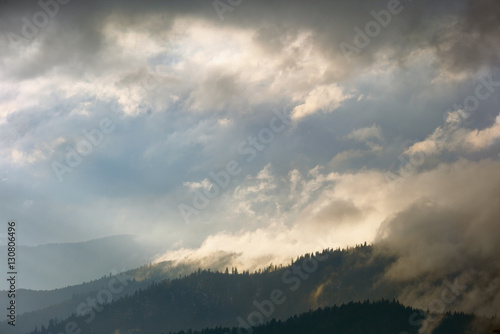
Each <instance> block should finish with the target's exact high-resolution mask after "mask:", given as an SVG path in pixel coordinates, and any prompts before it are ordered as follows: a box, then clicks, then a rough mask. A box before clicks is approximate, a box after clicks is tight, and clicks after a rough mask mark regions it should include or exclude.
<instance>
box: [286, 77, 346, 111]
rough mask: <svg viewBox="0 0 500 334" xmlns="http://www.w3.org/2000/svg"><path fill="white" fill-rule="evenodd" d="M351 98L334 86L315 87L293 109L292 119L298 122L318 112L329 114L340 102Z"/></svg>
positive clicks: (340, 88)
mask: <svg viewBox="0 0 500 334" xmlns="http://www.w3.org/2000/svg"><path fill="white" fill-rule="evenodd" d="M353 96H354V95H353V94H351V93H346V92H345V90H344V89H342V87H339V86H338V85H336V84H333V85H328V86H320V87H316V88H314V89H313V90H312V91H310V92H309V93H308V94H307V96H306V98H305V100H304V102H303V103H302V104H299V105H298V106H296V107H295V108H294V109H293V111H292V119H295V120H299V119H301V118H303V117H306V116H308V115H311V114H314V113H316V112H318V111H322V112H324V113H331V112H333V111H334V110H335V109H337V108H338V107H340V105H341V102H342V101H344V100H346V99H349V98H351V97H353Z"/></svg>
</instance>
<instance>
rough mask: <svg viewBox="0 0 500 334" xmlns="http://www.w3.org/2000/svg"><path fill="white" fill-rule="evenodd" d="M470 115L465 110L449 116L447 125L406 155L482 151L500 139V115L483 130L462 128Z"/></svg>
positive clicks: (414, 145)
mask: <svg viewBox="0 0 500 334" xmlns="http://www.w3.org/2000/svg"><path fill="white" fill-rule="evenodd" d="M467 117H468V115H467V114H466V113H465V112H464V111H463V110H458V111H455V112H451V113H449V114H448V116H447V118H446V121H445V124H444V125H443V126H439V127H438V128H436V129H435V130H434V132H433V133H432V134H430V135H429V136H428V137H427V138H426V139H425V140H423V141H420V142H417V143H415V144H413V145H412V146H410V147H409V148H408V149H406V151H405V152H404V153H405V154H408V155H411V154H417V153H423V154H426V155H429V154H440V153H441V152H442V151H462V152H464V153H466V152H470V151H482V150H485V149H487V148H489V147H490V146H492V145H494V144H495V143H496V142H497V141H498V138H500V115H499V116H497V117H496V118H495V121H494V123H493V124H492V125H491V126H489V127H486V128H484V129H482V130H478V129H472V130H469V129H466V128H464V127H461V125H462V123H463V122H464V120H465V119H467Z"/></svg>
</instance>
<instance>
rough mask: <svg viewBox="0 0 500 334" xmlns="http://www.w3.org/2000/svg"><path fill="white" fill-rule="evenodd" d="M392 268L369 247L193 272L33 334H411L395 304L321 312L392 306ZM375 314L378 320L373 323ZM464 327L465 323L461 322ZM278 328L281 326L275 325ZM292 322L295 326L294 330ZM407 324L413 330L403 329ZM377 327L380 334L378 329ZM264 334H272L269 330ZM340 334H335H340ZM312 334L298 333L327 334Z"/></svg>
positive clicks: (403, 312)
mask: <svg viewBox="0 0 500 334" xmlns="http://www.w3.org/2000/svg"><path fill="white" fill-rule="evenodd" d="M394 260H395V259H393V258H389V257H387V256H384V255H379V253H377V252H376V251H374V248H373V247H371V246H358V247H356V248H351V249H348V250H339V249H338V250H331V249H327V250H324V251H323V252H321V253H319V252H317V253H315V254H305V255H304V256H301V257H300V258H297V259H296V260H295V261H294V262H293V264H291V265H288V266H275V265H269V266H268V267H266V268H264V269H263V270H259V271H257V272H255V273H252V274H251V273H249V272H246V271H244V272H238V270H237V268H227V269H226V270H223V271H222V272H219V271H215V272H214V271H210V270H197V271H196V272H194V273H192V274H190V275H188V276H184V277H181V278H177V279H165V280H161V281H157V282H154V283H152V284H150V285H149V286H148V287H147V288H144V289H142V290H139V291H136V292H135V293H133V295H129V296H126V297H124V298H121V299H118V300H115V301H113V302H112V303H104V304H103V305H97V304H95V299H94V302H93V304H90V303H89V304H88V305H87V307H86V308H82V309H80V314H76V312H74V313H73V315H72V316H71V317H69V318H68V319H65V320H62V321H61V320H60V319H61V318H59V319H53V320H51V321H50V322H49V325H48V326H44V327H42V328H38V329H37V330H35V331H32V333H31V334H35V333H36V334H49V333H65V332H66V333H78V332H79V331H81V332H80V333H84V334H92V333H98V334H108V333H109V334H117V333H158V334H159V333H168V332H176V331H177V332H178V331H181V330H188V329H189V328H191V329H192V330H201V329H203V328H215V327H216V326H226V327H236V326H243V327H248V326H258V325H260V324H265V323H267V322H269V321H271V320H272V319H276V320H277V321H275V322H272V323H269V326H278V325H279V326H285V325H286V324H287V323H288V324H289V326H292V327H293V326H295V325H297V326H299V327H298V328H301V327H300V326H301V325H300V323H301V322H300V321H307V319H308V318H307V317H320V318H321V317H325V319H324V320H322V321H326V322H325V324H324V326H330V325H332V323H330V322H328V321H330V320H327V319H330V318H331V317H333V318H335V317H337V318H338V319H341V318H343V317H345V319H347V320H349V322H352V323H353V326H354V328H358V327H359V328H358V329H359V330H365V329H366V328H369V327H370V326H371V325H373V326H375V327H374V328H382V329H384V330H381V331H379V332H380V333H390V332H387V331H385V330H389V329H390V330H392V329H393V327H389V326H393V325H394V326H396V327H398V328H397V331H396V332H394V333H397V334H399V333H400V332H401V331H404V330H406V331H407V332H408V333H416V331H415V330H416V328H417V327H418V326H416V325H415V321H416V320H415V319H413V321H411V322H409V320H408V319H409V315H411V313H410V314H408V312H410V311H411V310H410V309H408V308H405V307H403V306H402V305H400V304H398V303H388V302H380V303H374V304H369V303H364V304H357V303H351V304H347V305H346V306H343V307H340V308H336V307H332V308H325V307H329V306H331V305H342V304H346V303H350V302H351V301H354V302H356V301H364V300H367V299H369V300H382V299H390V300H392V299H393V298H395V297H396V296H397V293H398V291H401V289H402V288H403V286H398V285H396V284H394V283H393V282H391V283H388V282H386V281H385V280H383V279H381V277H382V276H383V275H384V273H385V271H386V270H387V268H388V266H389V265H390V264H391V263H394ZM102 296H104V294H103V295H102ZM102 296H101V297H102ZM98 297H99V296H98ZM318 308H324V309H321V310H318V311H317V312H318V313H306V314H305V315H303V316H301V317H299V318H297V317H294V318H292V319H291V320H290V319H289V320H287V321H285V320H286V319H288V318H289V317H292V316H294V315H296V314H301V313H304V312H308V311H309V310H315V309H318ZM325 312H326V313H325ZM329 312H330V313H329ZM332 312H333V313H332ZM325 314H327V315H325ZM377 314H378V315H379V317H378V318H377V317H375V318H374V315H377ZM454 317H455V318H453V319H452V320H453V321H452V324H453V325H454V326H455V325H457V326H458V325H460V324H461V325H460V326H462V325H463V324H465V322H460V321H462V320H460V319H462V318H461V317H464V316H463V315H454ZM300 319H302V320H300ZM354 319H357V320H354ZM377 319H378V320H377ZM384 319H385V320H384ZM463 319H465V320H463V321H466V320H467V319H468V320H467V321H470V320H471V318H467V317H465V318H463ZM279 320H281V321H284V322H283V323H280V322H279ZM299 320H300V321H299ZM347 320H346V321H347ZM459 320H460V321H459ZM294 321H299V322H297V323H296V324H295V323H294ZM377 321H379V322H380V323H379V322H377ZM384 321H386V322H384ZM349 322H347V323H349ZM320 323H321V322H318V324H320ZM339 323H340V324H336V325H335V326H341V324H342V321H340V322H339ZM290 324H292V325H290ZM293 324H295V325H293ZM384 324H385V325H384ZM389 324H392V325H389ZM405 324H406V325H405ZM408 324H410V325H411V326H410V327H408ZM467 324H468V323H467ZM379 325H380V326H382V327H376V326H379ZM287 326H288V325H287ZM318 326H319V325H318ZM356 326H358V327H356ZM360 326H361V327H360ZM383 326H386V327H383ZM400 326H401V329H399V327H400ZM405 326H406V327H405ZM396 327H394V328H396ZM259 328H260V327H256V328H255V330H256V331H258V330H262V331H263V332H262V333H271V332H266V330H268V328H267V327H266V326H264V327H262V328H261V329H259ZM269 328H271V329H269V330H271V331H274V329H272V328H273V327H269ZM294 328H295V327H294ZM334 328H337V327H334ZM342 328H343V327H342ZM405 328H407V329H405ZM219 329H220V328H219ZM219 329H217V330H219ZM214 330H215V329H214ZM318 330H319V329H318ZM343 330H344V329H342V331H341V333H344V331H343ZM315 331H316V329H315ZM315 331H312V332H304V333H327V332H323V331H316V332H315ZM372 332H373V331H372ZM372 332H370V331H368V332H365V333H372ZM375 332H376V331H375ZM375 332H373V333H375ZM273 333H295V332H293V331H288V329H284V332H282V331H278V332H276V331H274V332H273ZM345 333H350V332H348V331H346V332H345ZM353 333H358V332H353Z"/></svg>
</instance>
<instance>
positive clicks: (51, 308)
mask: <svg viewBox="0 0 500 334" xmlns="http://www.w3.org/2000/svg"><path fill="white" fill-rule="evenodd" d="M196 269H197V264H186V263H179V264H174V263H173V262H172V261H164V262H161V263H157V264H154V265H144V266H141V267H139V268H136V269H133V270H129V271H126V272H123V273H120V274H117V275H107V276H103V277H101V278H100V279H97V280H93V281H90V282H86V283H82V284H78V285H74V286H68V287H65V288H61V289H55V290H48V291H34V290H25V289H20V290H18V291H17V305H18V308H17V310H16V311H17V318H18V323H17V325H16V327H10V326H8V325H7V324H6V322H7V320H4V321H2V322H0V333H11V334H14V333H19V334H20V333H26V332H28V331H30V330H32V329H33V328H35V327H36V326H38V327H41V326H42V325H45V326H47V325H48V324H49V319H53V318H57V319H64V318H67V317H69V316H70V315H71V314H72V313H73V312H74V311H75V310H76V309H77V308H78V306H79V305H80V304H82V303H85V302H86V301H87V300H88V298H95V297H96V296H97V295H98V293H99V291H101V290H107V289H109V285H110V283H113V280H114V279H118V280H119V281H125V282H127V285H126V286H125V287H124V289H123V291H120V292H118V293H117V292H114V293H113V298H114V299H119V298H121V297H124V296H126V295H130V294H133V293H134V292H135V291H137V290H139V289H145V288H147V287H148V286H149V285H151V284H152V282H154V281H161V280H164V279H173V278H176V277H179V276H181V275H186V274H188V273H192V272H193V271H195V270H196ZM0 300H1V301H2V302H5V301H8V298H7V293H6V292H5V291H3V292H0ZM6 306H7V305H6V304H5V305H4V304H2V308H3V307H6Z"/></svg>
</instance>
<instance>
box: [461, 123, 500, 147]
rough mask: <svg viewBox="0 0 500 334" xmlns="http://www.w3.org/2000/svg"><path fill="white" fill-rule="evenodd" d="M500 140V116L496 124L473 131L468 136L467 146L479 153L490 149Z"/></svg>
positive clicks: (466, 139) (466, 138)
mask: <svg viewBox="0 0 500 334" xmlns="http://www.w3.org/2000/svg"><path fill="white" fill-rule="evenodd" d="M498 139H500V115H498V116H497V117H496V118H495V123H493V125H491V126H490V127H488V128H485V129H482V130H471V131H470V132H469V133H467V134H466V137H465V145H469V146H470V149H471V150H474V151H479V150H484V149H485V148H488V147H489V146H491V145H493V144H494V143H495V142H497V141H498Z"/></svg>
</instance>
